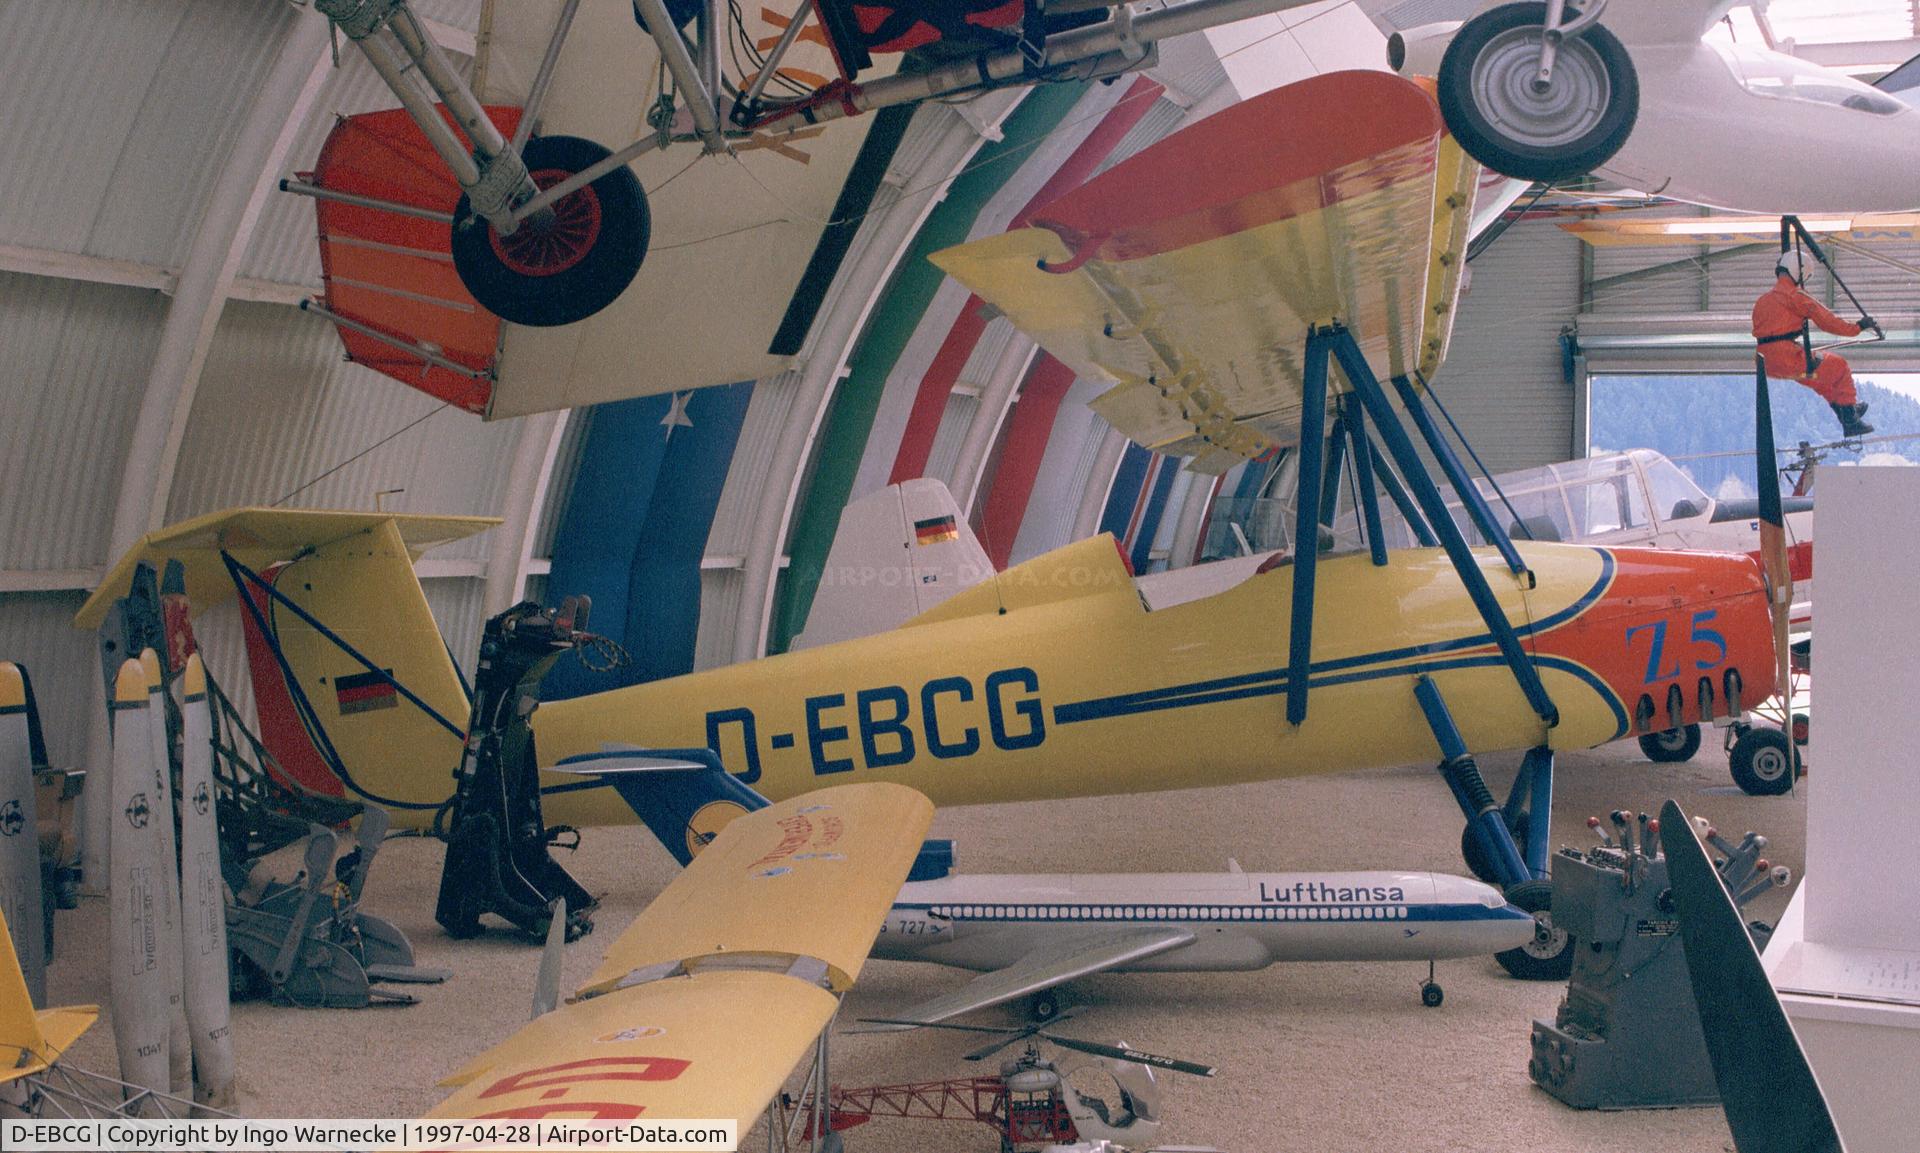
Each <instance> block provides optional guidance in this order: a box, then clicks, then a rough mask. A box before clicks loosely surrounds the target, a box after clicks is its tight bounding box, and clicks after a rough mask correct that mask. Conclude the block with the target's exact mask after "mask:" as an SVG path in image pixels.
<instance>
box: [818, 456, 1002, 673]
mask: <svg viewBox="0 0 1920 1153" xmlns="http://www.w3.org/2000/svg"><path fill="white" fill-rule="evenodd" d="M992 574H993V562H992V561H991V560H989V559H987V552H986V550H985V549H983V548H981V547H980V542H979V541H978V540H976V539H975V538H974V535H973V529H972V527H971V526H969V525H968V524H967V519H966V517H964V516H962V515H961V514H960V506H959V505H958V504H957V503H955V501H954V499H953V494H952V493H951V492H948V491H947V486H946V485H944V484H942V483H940V482H939V481H937V480H928V479H925V478H921V479H918V480H909V481H905V482H903V483H901V484H890V485H888V486H887V487H885V488H883V489H881V490H880V491H879V492H876V493H874V494H872V495H871V496H866V497H862V498H861V499H859V500H857V501H854V502H853V503H852V504H849V505H848V506H847V507H846V510H845V511H844V512H842V513H841V514H840V527H839V529H838V530H837V531H835V533H834V536H833V548H832V550H831V551H829V552H828V553H827V564H826V567H825V568H824V569H822V570H821V572H820V587H819V590H818V591H817V592H815V593H814V597H813V607H812V609H810V610H809V611H808V613H807V627H806V631H804V632H802V633H801V634H800V636H799V637H798V638H796V639H795V640H794V642H793V647H794V648H795V649H807V648H815V647H817V646H819V645H829V644H833V643H834V642H836V641H849V640H853V639H855V638H857V637H865V636H872V635H873V634H875V633H882V632H886V631H887V630H888V629H893V628H898V627H900V626H901V625H903V624H905V623H906V622H907V621H908V620H910V619H911V618H913V617H916V616H918V615H920V614H921V613H924V612H926V611H927V610H928V609H931V608H933V607H934V606H935V605H938V604H940V603H941V602H942V601H945V600H946V599H948V598H949V597H951V596H953V595H954V594H955V593H958V592H960V591H962V590H963V589H966V588H969V587H971V586H974V585H977V584H979V583H980V582H981V581H983V580H985V579H987V578H988V577H989V576H991V575H992Z"/></svg>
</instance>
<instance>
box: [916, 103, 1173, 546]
mask: <svg viewBox="0 0 1920 1153" xmlns="http://www.w3.org/2000/svg"><path fill="white" fill-rule="evenodd" d="M1161 91H1162V89H1161V86H1160V85H1159V84H1158V83H1156V82H1155V81H1153V80H1149V79H1148V78H1147V77H1145V76H1136V77H1134V81H1133V86H1132V87H1130V88H1128V89H1127V94H1126V95H1125V96H1122V97H1121V98H1120V102H1119V103H1118V104H1115V105H1114V106H1113V107H1112V108H1111V109H1110V110H1108V112H1107V114H1106V116H1104V117H1103V118H1101V121H1100V123H1099V124H1098V125H1096V126H1095V127H1094V130H1093V131H1092V132H1090V133H1088V134H1087V138H1086V139H1085V140H1083V141H1081V142H1080V147H1078V148H1076V149H1074V150H1073V155H1071V156H1069V157H1067V159H1066V162H1065V163H1064V164H1062V165H1061V166H1060V167H1059V168H1058V169H1057V170H1056V171H1055V172H1054V174H1053V175H1052V176H1050V177H1048V178H1047V182H1046V183H1045V184H1044V185H1042V186H1041V187H1040V191H1038V192H1036V193H1034V195H1033V199H1031V200H1029V201H1027V204H1026V207H1024V208H1022V209H1021V210H1020V211H1019V213H1018V214H1017V215H1015V216H1014V218H1013V223H1012V224H1011V225H1010V226H1009V230H1011V229H1014V228H1025V227H1026V226H1027V222H1028V218H1029V217H1030V216H1031V215H1032V214H1033V213H1035V212H1037V211H1039V210H1040V209H1042V208H1044V207H1046V206H1047V205H1048V204H1051V203H1052V202H1053V201H1054V200H1056V199H1058V198H1059V197H1060V196H1062V195H1064V194H1065V193H1067V192H1068V191H1071V190H1072V189H1074V188H1078V187H1079V186H1080V185H1082V184H1084V183H1086V181H1087V179H1088V178H1089V177H1091V176H1092V175H1093V173H1094V170H1095V169H1097V168H1099V167H1100V164H1101V162H1102V161H1104V160H1105V159H1106V158H1107V157H1108V156H1109V155H1110V154H1111V153H1112V152H1113V150H1114V149H1115V148H1117V147H1119V145H1120V141H1121V140H1122V139H1124V138H1125V137H1126V135H1127V133H1129V132H1131V131H1132V130H1133V126H1134V125H1136V124H1138V123H1140V119H1141V118H1142V117H1144V116H1145V115H1146V114H1147V112H1148V111H1149V110H1150V109H1152V107H1153V105H1154V101H1156V100H1157V99H1159V97H1160V93H1161ZM980 309H981V300H980V298H979V297H977V296H969V297H968V298H967V302H966V304H964V305H962V306H961V308H960V316H959V318H958V319H957V320H955V321H954V322H953V327H952V328H951V329H949V330H948V332H947V338H946V340H944V341H942V342H941V344H940V351H939V352H938V353H936V354H935V355H934V358H933V363H932V364H931V365H928V366H927V375H926V376H924V377H922V378H921V379H920V388H919V390H918V391H917V392H916V393H915V394H914V397H913V410H912V412H911V413H910V414H909V415H908V416H907V427H906V431H905V432H903V433H902V434H901V437H900V448H899V451H898V452H896V453H895V454H894V458H893V472H892V474H891V475H889V476H888V478H887V483H888V484H899V483H901V482H902V481H908V480H912V479H914V478H915V477H919V476H924V475H926V471H927V458H928V457H929V456H931V455H932V454H933V438H934V436H935V435H936V434H937V433H938V432H939V431H940V418H941V417H942V416H943V415H944V414H945V413H946V411H947V401H948V399H949V398H951V397H952V395H953V386H954V385H955V384H957V383H958V382H959V380H960V370H961V369H962V368H965V367H966V364H967V358H968V357H969V356H972V355H973V349H974V346H975V345H977V344H979V343H980V334H981V333H982V332H984V331H986V327H987V322H986V320H985V319H984V318H982V316H981V315H980ZM1055 407H1056V408H1057V407H1058V405H1057V404H1056V406H1055ZM1015 527H1016V528H1018V525H1016V526H1015ZM1012 542H1013V538H1012V537H1011V536H1008V537H1007V547H1009V548H1011V547H1012ZM996 563H999V562H997V561H996Z"/></svg>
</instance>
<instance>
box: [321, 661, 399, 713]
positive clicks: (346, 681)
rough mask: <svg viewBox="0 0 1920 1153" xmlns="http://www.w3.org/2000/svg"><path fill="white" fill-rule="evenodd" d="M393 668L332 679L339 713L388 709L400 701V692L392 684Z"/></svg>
mask: <svg viewBox="0 0 1920 1153" xmlns="http://www.w3.org/2000/svg"><path fill="white" fill-rule="evenodd" d="M392 676H393V670H392V669H388V670H386V671H385V672H379V673H355V674H353V675H352V676H350V677H335V678H334V679H333V696H334V699H335V700H336V701H337V702H339V705H340V715H341V716H343V717H344V716H348V715H350V714H352V713H365V712H371V711H372V710H374V709H390V708H393V707H394V706H396V705H398V704H399V703H400V692H399V690H398V689H396V688H394V686H393V680H392Z"/></svg>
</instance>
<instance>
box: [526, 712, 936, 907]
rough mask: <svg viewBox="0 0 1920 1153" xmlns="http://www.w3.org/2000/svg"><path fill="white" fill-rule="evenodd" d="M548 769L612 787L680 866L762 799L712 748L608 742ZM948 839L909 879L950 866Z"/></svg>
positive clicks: (923, 853) (927, 849) (917, 861)
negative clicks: (655, 747)
mask: <svg viewBox="0 0 1920 1153" xmlns="http://www.w3.org/2000/svg"><path fill="white" fill-rule="evenodd" d="M554 769H555V770H556V771H558V772H563V773H579V774H581V775H582V776H595V777H600V778H602V779H603V780H605V781H606V782H607V783H608V784H610V785H612V786H613V788H614V791H615V792H617V793H619V794H620V799H621V800H623V801H625V802H626V803H627V807H628V808H630V809H632V810H633V811H634V813H635V815H637V816H638V817H639V818H640V820H641V822H642V823H644V824H645V825H646V826H647V828H648V830H650V831H651V832H652V833H653V835H654V838H655V839H656V840H658V841H659V842H660V844H661V845H662V846H663V847H665V849H666V850H667V852H669V853H671V854H673V859H674V860H676V861H678V862H680V863H681V864H682V865H685V864H687V863H688V862H690V861H692V860H693V858H695V857H697V856H699V855H700V850H702V849H704V848H706V847H707V846H708V845H710V844H712V843H713V841H714V838H715V837H718V836H719V835H720V830H721V829H724V828H726V827H727V825H728V824H729V823H731V822H732V821H733V820H734V819H735V818H737V817H740V816H743V815H745V814H747V813H754V812H758V811H760V810H761V809H764V808H766V807H767V805H768V804H769V802H768V800H767V799H766V798H765V797H763V796H761V795H760V794H759V793H758V792H757V791H755V790H754V789H753V787H752V786H750V785H748V784H746V783H744V782H743V781H741V780H740V778H738V777H736V776H734V775H733V774H732V773H729V772H727V770H726V768H725V767H724V766H723V765H722V764H721V763H720V754H718V753H716V752H714V751H713V750H712V749H643V748H639V747H637V746H632V745H626V746H611V745H610V746H608V747H607V748H606V749H604V750H602V751H601V752H597V753H583V754H581V755H580V756H577V757H567V758H566V759H564V760H562V761H561V762H560V763H559V764H557V765H555V766H554ZM953 864H954V852H953V842H952V841H949V840H933V839H929V840H928V841H927V842H926V844H924V845H921V846H920V854H919V856H917V857H915V858H914V861H913V871H912V872H910V873H909V874H908V875H907V880H909V881H935V880H939V879H940V878H941V877H945V876H947V875H948V874H950V873H952V872H953Z"/></svg>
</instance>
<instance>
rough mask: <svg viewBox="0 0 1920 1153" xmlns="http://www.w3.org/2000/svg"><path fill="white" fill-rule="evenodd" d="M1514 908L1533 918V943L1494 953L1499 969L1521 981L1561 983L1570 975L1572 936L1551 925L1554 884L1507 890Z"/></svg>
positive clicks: (1534, 883) (1526, 883) (1526, 884)
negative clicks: (1531, 915)
mask: <svg viewBox="0 0 1920 1153" xmlns="http://www.w3.org/2000/svg"><path fill="white" fill-rule="evenodd" d="M1507 900H1508V902H1509V903H1511V904H1512V905H1513V906H1514V907H1515V908H1519V909H1524V910H1526V911H1527V912H1529V913H1532V914H1533V919H1534V930H1533V940H1531V941H1529V942H1527V943H1526V944H1524V945H1522V946H1520V947H1519V948H1517V949H1508V950H1507V951H1506V952H1504V953H1495V954H1494V955H1493V959H1494V960H1496V961H1498V962H1500V967H1501V968H1502V969H1505V970H1506V971H1507V972H1509V973H1511V974H1513V975H1514V976H1515V977H1518V978H1519V979H1520V980H1522V981H1564V980H1566V979H1567V978H1568V977H1569V976H1570V975H1571V974H1572V973H1573V949H1574V939H1573V935H1572V934H1571V933H1569V932H1567V931H1566V930H1565V929H1556V928H1554V925H1553V882H1551V881H1522V882H1520V883H1519V884H1517V885H1515V886H1514V887H1513V888H1511V889H1508V890H1507Z"/></svg>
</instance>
